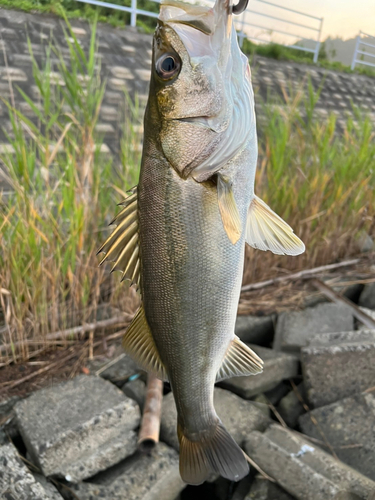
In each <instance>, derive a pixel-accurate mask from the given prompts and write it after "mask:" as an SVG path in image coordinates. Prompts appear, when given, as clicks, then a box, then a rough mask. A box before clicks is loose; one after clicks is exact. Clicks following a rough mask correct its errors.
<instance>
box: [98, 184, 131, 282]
mask: <svg viewBox="0 0 375 500" xmlns="http://www.w3.org/2000/svg"><path fill="white" fill-rule="evenodd" d="M121 205H122V206H123V207H124V208H123V209H122V210H121V212H120V213H119V214H118V215H117V216H116V217H115V218H114V219H113V221H112V222H111V224H117V227H116V229H115V230H114V231H113V232H112V234H110V235H109V237H108V238H107V239H106V241H105V242H104V244H103V245H102V246H101V247H100V248H99V250H98V253H100V252H105V253H106V255H105V257H104V258H103V259H102V261H101V262H100V264H99V265H102V264H103V263H104V262H105V261H106V260H107V261H113V262H114V266H113V267H112V270H111V272H113V271H122V272H123V277H122V281H123V280H130V283H131V284H137V285H138V284H139V276H140V273H139V270H140V265H139V245H138V212H137V210H138V203H137V188H134V189H133V190H132V194H131V195H130V196H128V198H126V200H125V201H123V202H122V203H121Z"/></svg>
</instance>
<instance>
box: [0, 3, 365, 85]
mask: <svg viewBox="0 0 375 500" xmlns="http://www.w3.org/2000/svg"><path fill="white" fill-rule="evenodd" d="M0 1H1V0H0ZM242 50H243V52H244V53H245V54H247V55H248V56H249V57H254V55H255V54H258V55H260V56H263V57H269V58H271V59H277V60H279V61H294V62H298V63H303V64H315V63H314V61H313V58H314V54H313V53H312V52H308V51H305V50H297V49H292V48H290V47H285V46H284V45H279V44H278V43H267V44H255V43H253V42H251V41H250V40H247V39H244V41H243V46H242ZM317 65H318V66H321V67H322V68H326V69H332V70H336V71H343V72H345V73H360V74H362V75H368V76H374V77H375V70H374V69H372V68H369V67H366V66H356V68H355V69H354V71H353V70H352V69H351V68H350V66H347V65H346V64H343V63H341V62H338V61H330V60H329V59H328V55H327V52H326V48H325V43H324V42H323V43H322V44H321V46H320V51H319V57H318V63H317Z"/></svg>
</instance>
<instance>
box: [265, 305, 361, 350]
mask: <svg viewBox="0 0 375 500" xmlns="http://www.w3.org/2000/svg"><path fill="white" fill-rule="evenodd" d="M350 330H354V320H353V316H352V314H351V312H350V310H349V309H348V308H347V307H345V306H339V305H337V304H326V303H324V304H319V305H318V306H316V307H309V308H307V309H305V310H303V311H297V312H284V313H281V314H279V316H278V319H277V324H276V331H275V340H274V345H273V348H274V349H276V350H278V351H286V352H299V350H300V348H301V347H304V346H306V345H308V343H309V340H310V339H311V338H312V337H313V336H314V335H317V334H320V333H331V332H345V331H350Z"/></svg>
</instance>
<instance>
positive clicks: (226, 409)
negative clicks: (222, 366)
mask: <svg viewBox="0 0 375 500" xmlns="http://www.w3.org/2000/svg"><path fill="white" fill-rule="evenodd" d="M214 405H215V409H216V412H217V414H218V415H219V417H220V418H221V420H222V422H223V424H224V425H225V427H226V428H227V429H228V432H229V433H230V434H231V435H232V437H233V439H234V440H235V441H236V442H237V443H238V444H240V445H241V443H243V441H244V440H245V438H246V436H247V435H248V433H249V432H250V431H251V430H255V429H256V430H264V429H265V428H266V427H267V425H268V424H269V418H268V417H267V416H266V415H265V414H264V412H263V411H262V410H260V409H259V408H258V407H257V405H256V404H255V403H253V402H252V401H244V400H243V399H241V398H239V397H238V396H236V395H235V394H232V393H231V392H228V391H225V390H224V389H220V388H218V387H216V388H215V392H214ZM160 439H161V440H162V441H165V442H166V443H167V444H169V445H170V446H173V448H175V449H176V450H178V448H179V445H178V439H177V410H176V405H175V402H174V397H173V394H172V393H171V392H170V393H169V394H167V395H166V396H164V398H163V405H162V415H161V428H160Z"/></svg>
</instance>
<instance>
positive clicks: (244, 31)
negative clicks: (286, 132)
mask: <svg viewBox="0 0 375 500" xmlns="http://www.w3.org/2000/svg"><path fill="white" fill-rule="evenodd" d="M151 1H153V2H155V3H160V0H151ZM77 2H81V3H87V4H91V5H96V6H98V7H106V8H110V9H116V10H120V11H123V12H128V13H130V26H133V27H135V26H136V24H137V15H143V16H149V17H153V18H157V17H158V14H157V13H155V12H150V11H147V10H142V9H138V8H137V0H131V6H130V7H126V6H122V5H117V4H113V3H110V2H105V1H101V0H77ZM214 2H215V0H203V1H202V3H206V4H207V3H208V4H212V3H214ZM256 2H258V3H259V4H265V5H267V6H271V7H272V8H273V9H280V10H282V11H287V12H288V13H290V12H291V13H293V14H294V15H297V16H302V17H304V18H309V19H312V20H313V22H314V23H315V26H311V25H309V24H305V22H303V23H302V22H296V21H295V20H294V21H292V20H289V19H286V18H283V17H280V16H279V15H269V14H267V13H265V12H261V11H258V10H252V8H251V7H252V6H253V5H255V4H256ZM247 14H252V15H253V17H256V16H260V17H263V18H267V19H272V20H273V21H278V22H279V23H285V24H286V25H287V26H296V27H298V28H303V29H304V30H309V32H310V33H311V31H313V32H314V35H315V36H314V37H313V38H310V37H309V38H304V39H305V40H308V41H309V42H310V44H311V45H313V48H311V47H303V46H301V45H296V44H295V43H294V44H292V45H287V44H285V43H281V42H277V43H278V44H279V45H283V46H284V47H289V48H292V49H296V50H303V51H306V52H311V53H313V54H314V58H313V60H314V62H317V60H318V56H319V49H320V37H321V34H322V26H323V18H322V17H316V16H312V15H310V14H306V13H304V12H301V11H298V10H294V9H289V8H287V7H284V6H282V5H278V4H275V3H272V2H269V1H267V0H250V2H249V6H248V8H247V9H246V11H245V12H244V13H243V14H241V16H238V17H236V19H235V27H236V30H237V33H238V39H239V44H240V46H241V47H242V45H243V41H244V39H248V40H256V41H258V42H263V43H269V42H270V41H269V40H268V41H267V40H264V39H262V38H261V37H259V36H252V35H251V32H250V30H251V29H253V28H256V29H261V30H264V31H265V32H267V33H271V34H272V33H277V34H282V35H284V36H289V37H293V38H297V39H298V38H301V36H300V35H298V34H297V33H292V32H291V31H290V30H288V31H285V30H282V29H278V28H273V27H271V26H267V25H264V24H261V25H260V24H256V23H254V22H247V21H246V16H247ZM306 22H307V21H306ZM266 24H267V23H266ZM286 29H287V28H286Z"/></svg>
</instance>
